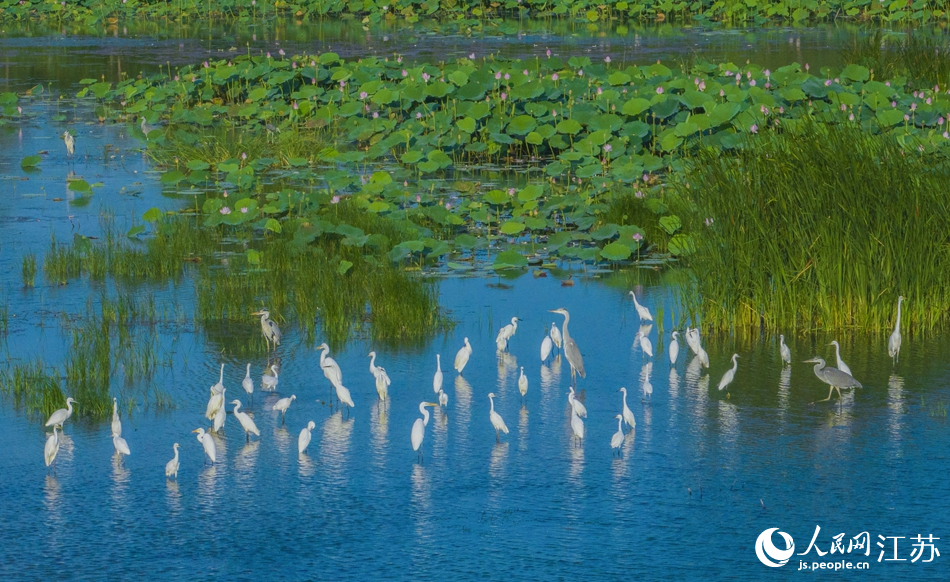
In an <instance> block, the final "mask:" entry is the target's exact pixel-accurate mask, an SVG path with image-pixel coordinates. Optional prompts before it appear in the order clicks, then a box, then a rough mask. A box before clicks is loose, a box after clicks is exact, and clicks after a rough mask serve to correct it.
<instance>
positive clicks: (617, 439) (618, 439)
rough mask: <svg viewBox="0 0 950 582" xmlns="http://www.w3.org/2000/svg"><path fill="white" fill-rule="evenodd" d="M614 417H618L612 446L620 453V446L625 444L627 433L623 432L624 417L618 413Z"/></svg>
mask: <svg viewBox="0 0 950 582" xmlns="http://www.w3.org/2000/svg"><path fill="white" fill-rule="evenodd" d="M614 418H616V419H617V432H615V433H614V436H612V437H610V448H612V449H616V451H617V454H618V455H619V454H620V447H622V446H623V439H624V437H625V436H626V435H625V434H623V417H622V416H620V415H619V414H618V415H617V416H615V417H614Z"/></svg>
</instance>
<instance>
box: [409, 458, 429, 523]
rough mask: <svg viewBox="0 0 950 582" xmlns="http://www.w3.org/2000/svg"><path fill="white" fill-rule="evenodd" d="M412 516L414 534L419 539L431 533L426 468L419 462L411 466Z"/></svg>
mask: <svg viewBox="0 0 950 582" xmlns="http://www.w3.org/2000/svg"><path fill="white" fill-rule="evenodd" d="M411 504H412V517H413V519H415V522H416V536H417V537H418V538H420V541H421V540H426V539H429V538H430V537H431V535H432V530H433V527H432V494H431V492H430V490H429V476H428V474H427V473H426V468H425V467H424V466H422V465H421V464H419V463H416V464H414V465H413V466H412V495H411Z"/></svg>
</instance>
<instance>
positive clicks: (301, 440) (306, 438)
mask: <svg viewBox="0 0 950 582" xmlns="http://www.w3.org/2000/svg"><path fill="white" fill-rule="evenodd" d="M315 428H317V424H316V423H315V422H313V421H312V420H311V421H310V422H308V423H307V426H305V427H304V428H302V429H301V430H300V436H299V437H297V454H298V455H302V454H303V453H304V451H306V450H307V447H309V446H310V436H311V435H310V431H312V430H313V429H315Z"/></svg>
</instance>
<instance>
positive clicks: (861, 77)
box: [840, 64, 871, 81]
mask: <svg viewBox="0 0 950 582" xmlns="http://www.w3.org/2000/svg"><path fill="white" fill-rule="evenodd" d="M840 77H841V78H843V79H851V80H852V81H867V80H868V79H869V78H870V77H871V74H870V71H868V68H867V67H862V66H861V65H854V64H852V65H848V66H847V67H845V68H844V70H842V71H841V74H840Z"/></svg>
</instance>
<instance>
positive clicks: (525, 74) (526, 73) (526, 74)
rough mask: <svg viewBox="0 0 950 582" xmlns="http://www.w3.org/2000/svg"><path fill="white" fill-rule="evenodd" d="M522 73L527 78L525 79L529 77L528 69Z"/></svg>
mask: <svg viewBox="0 0 950 582" xmlns="http://www.w3.org/2000/svg"><path fill="white" fill-rule="evenodd" d="M521 72H522V73H524V76H525V77H527V76H528V74H529V73H528V69H525V70H523V71H521Z"/></svg>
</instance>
